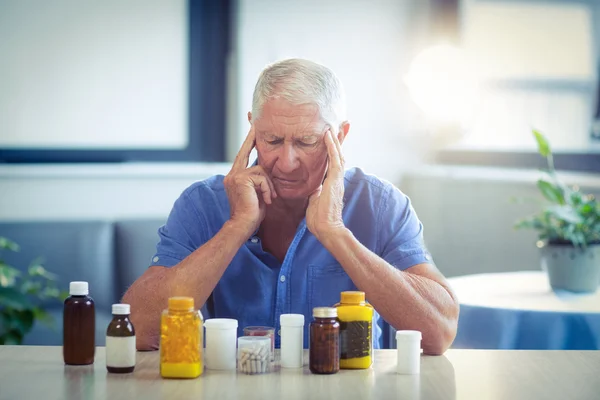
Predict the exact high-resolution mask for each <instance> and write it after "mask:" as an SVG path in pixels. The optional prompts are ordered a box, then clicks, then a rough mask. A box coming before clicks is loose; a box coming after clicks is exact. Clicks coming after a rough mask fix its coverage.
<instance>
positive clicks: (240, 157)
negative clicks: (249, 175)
mask: <svg viewBox="0 0 600 400" xmlns="http://www.w3.org/2000/svg"><path fill="white" fill-rule="evenodd" d="M255 145H256V136H255V133H254V124H252V126H251V127H250V132H248V136H246V140H244V143H243V144H242V147H240V151H239V152H238V153H237V155H236V156H235V160H234V161H233V166H232V168H231V169H232V170H235V171H242V170H244V169H246V168H248V162H249V161H250V153H251V152H252V149H253V148H254V146H255Z"/></svg>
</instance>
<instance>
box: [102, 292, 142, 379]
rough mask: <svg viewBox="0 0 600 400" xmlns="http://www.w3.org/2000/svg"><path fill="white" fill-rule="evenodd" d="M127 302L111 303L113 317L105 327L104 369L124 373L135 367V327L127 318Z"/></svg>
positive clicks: (131, 370) (128, 310)
mask: <svg viewBox="0 0 600 400" xmlns="http://www.w3.org/2000/svg"><path fill="white" fill-rule="evenodd" d="M129 312H130V307H129V304H113V306H112V314H113V319H112V321H110V323H109V324H108V328H106V369H107V370H108V372H112V373H117V374H124V373H129V372H133V370H134V369H135V354H136V350H135V329H134V328H133V324H132V323H131V321H130V320H129Z"/></svg>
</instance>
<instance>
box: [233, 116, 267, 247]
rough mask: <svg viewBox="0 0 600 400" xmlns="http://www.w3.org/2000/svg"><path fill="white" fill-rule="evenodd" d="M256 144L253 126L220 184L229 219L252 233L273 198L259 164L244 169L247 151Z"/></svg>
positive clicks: (246, 162)
mask: <svg viewBox="0 0 600 400" xmlns="http://www.w3.org/2000/svg"><path fill="white" fill-rule="evenodd" d="M255 145H256V137H255V133H254V125H252V127H251V128H250V132H248V136H247V137H246V140H245V141H244V143H243V144H242V147H241V148H240V151H239V152H238V154H237V156H236V157H235V160H234V162H233V166H232V167H231V171H229V173H228V174H227V176H225V179H224V180H223V184H224V185H225V192H226V193H227V198H228V199H229V207H230V215H231V217H230V221H231V222H232V223H234V224H235V225H236V226H238V227H239V228H241V229H243V230H244V232H246V233H247V235H248V237H250V235H252V234H253V233H254V232H255V231H256V230H257V229H258V227H259V226H260V223H261V222H262V221H263V219H264V218H265V212H266V206H267V204H271V203H272V202H273V199H274V198H276V197H277V193H276V192H275V187H274V186H273V182H272V181H271V179H270V178H269V176H268V175H267V173H266V172H265V170H264V169H263V168H262V167H261V166H260V165H256V166H254V167H250V168H248V161H249V158H250V152H251V151H252V149H253V148H254V146H255Z"/></svg>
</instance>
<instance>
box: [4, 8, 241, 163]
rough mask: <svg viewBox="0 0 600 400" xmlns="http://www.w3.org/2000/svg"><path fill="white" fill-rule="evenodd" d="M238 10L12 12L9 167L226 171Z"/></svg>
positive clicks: (7, 81)
mask: <svg viewBox="0 0 600 400" xmlns="http://www.w3.org/2000/svg"><path fill="white" fill-rule="evenodd" d="M230 12H231V9H230V2H229V1H219V2H213V1H209V0H189V1H185V0H173V1H168V2H165V1H162V0H128V1H126V2H122V1H118V0H107V1H102V2H97V1H91V0H87V1H81V0H52V1H47V2H35V3H32V2H20V1H16V0H14V1H8V2H3V3H2V4H0V49H1V50H0V54H1V56H0V57H1V58H2V60H3V63H2V65H0V83H1V85H0V86H2V87H3V90H2V91H1V92H0V132H2V134H0V161H4V162H121V161H223V160H224V158H225V110H226V103H225V101H226V99H225V87H226V75H225V74H226V58H227V53H228V51H229V38H230V28H231V23H230V20H231V18H230Z"/></svg>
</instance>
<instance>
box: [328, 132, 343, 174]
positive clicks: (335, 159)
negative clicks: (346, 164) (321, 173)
mask: <svg viewBox="0 0 600 400" xmlns="http://www.w3.org/2000/svg"><path fill="white" fill-rule="evenodd" d="M325 145H326V146H327V154H328V155H329V168H328V170H329V171H330V170H332V169H336V170H338V171H341V170H343V160H342V155H341V154H340V152H339V150H338V148H337V146H336V145H335V142H334V137H333V132H331V130H329V131H327V133H326V134H325Z"/></svg>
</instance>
